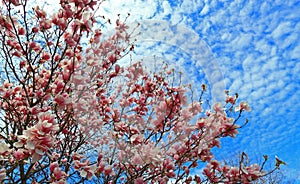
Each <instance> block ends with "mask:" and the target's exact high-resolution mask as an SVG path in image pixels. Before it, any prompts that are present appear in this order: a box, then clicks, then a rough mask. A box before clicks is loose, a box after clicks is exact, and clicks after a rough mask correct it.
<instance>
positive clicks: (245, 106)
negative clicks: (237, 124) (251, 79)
mask: <svg viewBox="0 0 300 184" xmlns="http://www.w3.org/2000/svg"><path fill="white" fill-rule="evenodd" d="M235 111H236V112H237V111H251V108H250V106H249V105H248V103H247V102H241V103H240V105H239V106H236V107H235Z"/></svg>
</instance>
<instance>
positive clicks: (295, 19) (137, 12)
mask: <svg viewBox="0 0 300 184" xmlns="http://www.w3.org/2000/svg"><path fill="white" fill-rule="evenodd" d="M103 5H104V9H105V12H106V13H107V14H110V15H116V14H118V13H121V14H124V15H125V14H127V13H128V12H130V13H131V17H130V18H129V21H132V22H133V23H135V22H137V21H138V22H140V23H142V25H143V24H144V25H147V26H144V28H142V30H143V31H144V33H146V34H144V35H145V36H144V37H143V36H142V37H141V38H140V40H139V41H140V45H143V47H144V48H147V52H145V50H144V51H143V52H142V54H141V56H142V57H144V58H145V60H146V59H148V61H149V59H150V60H151V58H153V55H154V53H155V55H156V56H159V57H160V58H163V59H164V60H167V61H168V63H169V64H170V65H173V66H175V67H176V68H181V69H182V70H184V71H185V72H186V75H185V77H184V78H185V81H189V82H191V83H193V84H194V85H196V86H197V84H199V83H200V81H199V79H200V78H203V79H204V81H206V82H207V83H208V84H209V85H210V92H211V95H212V97H213V98H214V99H215V101H217V100H219V99H220V98H222V95H223V94H222V93H221V91H222V90H221V89H222V88H223V87H225V88H227V89H229V90H231V91H232V92H238V93H239V96H240V99H243V100H247V101H248V102H249V103H250V105H251V107H252V111H251V112H250V113H247V114H246V116H247V117H248V119H249V121H250V123H249V125H247V126H246V127H245V128H243V129H242V130H240V134H239V135H238V136H237V138H235V139H233V140H232V139H230V140H225V141H223V142H222V149H221V150H220V151H218V155H217V158H228V157H230V156H232V153H233V152H237V150H239V151H245V152H246V153H248V154H249V156H250V157H254V158H255V157H258V156H260V155H263V154H267V155H269V156H270V157H271V158H274V156H275V155H278V156H279V157H280V158H282V159H283V160H284V161H286V162H287V164H288V165H287V166H285V167H283V171H284V173H285V175H286V177H290V178H292V179H295V180H298V181H299V183H300V158H299V156H300V75H299V73H300V42H299V39H300V13H299V9H300V1H298V0H256V1H255V0H252V1H251V0H232V1H231V0H181V1H173V0H169V1H163V0H144V1H141V0H127V1H123V2H122V1H108V2H105V3H104V4H103ZM155 43H156V44H155ZM158 43H159V44H158ZM137 52H138V51H137ZM218 94H219V95H218Z"/></svg>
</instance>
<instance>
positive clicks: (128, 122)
mask: <svg viewBox="0 0 300 184" xmlns="http://www.w3.org/2000/svg"><path fill="white" fill-rule="evenodd" d="M29 3H30V5H32V4H33V3H34V2H29V1H27V0H3V1H2V5H1V7H2V8H1V15H0V25H1V29H0V41H1V45H0V46H1V51H0V53H1V60H0V66H1V70H0V72H1V81H0V82H1V83H0V85H1V86H0V104H1V110H0V112H1V114H0V163H1V165H0V180H1V181H2V182H3V183H24V184H25V183H88V182H89V181H90V182H92V183H140V184H141V183H167V182H174V183H183V182H184V183H191V182H194V183H238V182H240V183H250V182H251V181H254V180H256V179H258V178H260V177H262V176H264V175H265V174H267V172H265V171H263V170H262V168H261V167H260V166H259V165H257V164H253V165H250V166H246V165H243V163H242V162H241V164H240V166H238V167H230V166H227V165H225V164H221V163H220V162H218V161H216V160H215V159H214V156H213V153H212V151H211V149H212V148H214V147H219V146H220V138H223V137H228V136H229V137H235V135H236V134H237V133H238V131H237V129H238V128H240V127H241V126H242V125H243V124H245V123H242V125H238V124H237V120H238V119H240V117H241V114H242V112H243V111H249V110H250V108H249V106H248V104H247V103H245V102H241V103H239V104H237V103H236V99H237V95H233V96H230V94H227V98H226V99H225V101H224V103H216V104H214V105H212V109H211V110H210V109H202V105H203V104H202V103H203V102H202V95H200V96H199V98H197V99H198V100H190V98H188V97H187V93H186V91H189V90H190V89H191V88H190V86H189V85H183V84H180V82H177V84H178V85H175V83H174V81H173V82H172V80H174V77H173V76H174V73H175V72H176V71H174V70H173V69H171V68H170V69H169V68H167V67H165V68H162V69H161V71H157V72H153V71H152V72H151V71H147V70H146V69H145V67H143V64H142V63H141V62H134V61H132V60H130V61H127V63H124V62H126V61H123V60H122V58H123V57H124V56H126V55H128V53H130V52H131V51H132V50H133V49H134V46H133V43H134V42H133V41H134V39H133V38H132V34H131V32H129V31H128V26H127V25H126V18H124V19H123V21H122V19H121V18H120V19H118V20H116V21H115V23H114V24H112V23H111V22H110V20H109V19H107V18H104V17H101V16H98V15H99V13H98V14H96V10H99V6H101V1H95V0H61V1H60V3H59V8H58V10H57V12H51V13H47V12H46V10H43V9H42V8H41V7H39V6H29ZM100 13H101V12H100ZM106 24H107V25H108V24H111V25H114V27H115V29H114V33H113V34H112V35H110V36H109V35H103V34H104V33H103V32H102V31H101V29H100V28H101V27H100V25H102V26H103V25H106ZM132 40H133V41H132ZM205 90H206V86H205V85H203V86H202V92H204V91H205ZM280 164H281V161H280V162H279V161H278V164H277V165H276V168H277V167H279V165H280Z"/></svg>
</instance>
